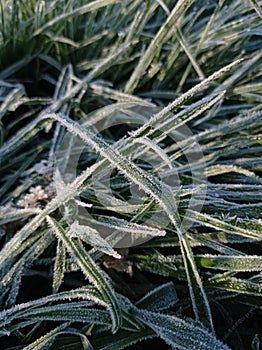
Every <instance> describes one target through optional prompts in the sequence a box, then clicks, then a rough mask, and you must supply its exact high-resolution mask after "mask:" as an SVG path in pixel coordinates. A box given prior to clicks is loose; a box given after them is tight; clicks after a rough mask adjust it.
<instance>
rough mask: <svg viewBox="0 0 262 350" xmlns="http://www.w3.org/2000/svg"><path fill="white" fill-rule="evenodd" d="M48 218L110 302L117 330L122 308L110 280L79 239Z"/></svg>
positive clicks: (79, 263) (91, 279) (86, 273)
mask: <svg viewBox="0 0 262 350" xmlns="http://www.w3.org/2000/svg"><path fill="white" fill-rule="evenodd" d="M46 219H47V222H48V224H49V225H50V227H51V228H52V229H53V230H54V232H55V234H56V236H57V237H58V238H59V239H61V240H62V242H63V244H64V245H65V246H66V248H67V249H68V251H69V252H70V254H71V255H72V256H73V258H74V259H75V260H76V262H77V264H78V265H79V267H80V268H81V270H82V271H83V273H84V274H85V275H86V277H87V278H88V279H89V280H90V282H92V283H93V284H94V285H95V286H96V288H97V289H98V290H99V291H100V292H101V295H102V296H103V297H104V298H105V301H107V302H108V307H109V310H110V314H111V317H112V331H113V332H115V331H116V330H117V329H118V328H119V327H120V326H121V310H120V309H119V305H118V302H117V300H116V297H115V295H114V292H113V289H112V287H111V286H110V284H109V281H108V280H107V279H106V278H105V275H104V273H103V272H102V270H100V269H99V267H98V266H97V264H95V262H94V261H93V260H92V259H91V257H90V256H89V254H88V253H87V252H86V251H85V249H84V248H83V246H82V245H81V244H80V243H79V242H78V241H77V240H73V239H70V237H69V236H68V235H67V233H66V232H65V231H64V229H63V228H62V226H61V225H60V224H59V223H58V222H57V221H56V220H55V219H54V218H51V217H50V216H47V217H46Z"/></svg>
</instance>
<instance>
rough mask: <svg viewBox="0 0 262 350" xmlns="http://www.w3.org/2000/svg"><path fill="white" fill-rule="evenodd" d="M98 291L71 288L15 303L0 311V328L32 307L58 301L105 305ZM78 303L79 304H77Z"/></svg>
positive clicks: (90, 288) (87, 288)
mask: <svg viewBox="0 0 262 350" xmlns="http://www.w3.org/2000/svg"><path fill="white" fill-rule="evenodd" d="M99 294H100V293H99V292H98V291H97V289H95V288H94V287H90V286H89V287H82V288H78V289H73V290H71V291H68V292H60V293H58V294H52V295H49V296H47V297H43V298H40V299H36V300H32V301H29V302H27V303H23V304H17V305H15V306H13V307H11V308H8V309H5V310H3V311H1V312H0V316H1V318H0V328H1V329H3V328H4V327H6V326H7V325H9V324H10V323H11V322H12V321H13V320H15V319H17V318H21V317H22V316H23V315H24V314H26V313H27V312H30V311H31V310H33V309H34V308H39V307H41V306H43V305H46V304H49V303H53V302H58V301H63V302H65V301H68V302H71V303H72V300H74V299H82V300H85V301H88V302H89V304H88V303H86V305H93V304H94V303H96V304H99V305H102V306H103V307H107V303H106V302H105V301H103V300H102V299H101V295H99ZM79 305H80V304H79Z"/></svg>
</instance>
